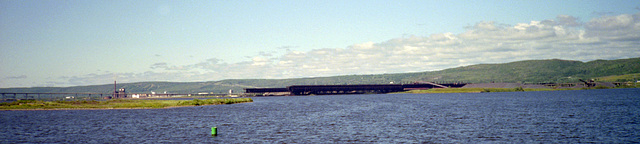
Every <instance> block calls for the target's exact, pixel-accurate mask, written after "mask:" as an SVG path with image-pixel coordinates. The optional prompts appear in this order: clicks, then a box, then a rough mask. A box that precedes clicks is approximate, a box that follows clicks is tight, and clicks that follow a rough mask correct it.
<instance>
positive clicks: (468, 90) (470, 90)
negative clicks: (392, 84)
mask: <svg viewBox="0 0 640 144" xmlns="http://www.w3.org/2000/svg"><path fill="white" fill-rule="evenodd" d="M588 89H608V88H606V87H593V88H561V89H553V88H521V87H517V88H438V89H426V90H410V91H405V92H397V93H393V94H427V93H487V92H526V91H561V90H588Z"/></svg>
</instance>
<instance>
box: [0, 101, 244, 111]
mask: <svg viewBox="0 0 640 144" xmlns="http://www.w3.org/2000/svg"><path fill="white" fill-rule="evenodd" d="M244 102H253V99H251V98H233V99H204V100H200V99H193V100H123V99H118V100H108V101H95V100H94V101H86V100H83V101H38V100H19V101H14V102H8V103H0V110H53V109H154V108H170V107H183V106H202V105H219V104H234V103H244Z"/></svg>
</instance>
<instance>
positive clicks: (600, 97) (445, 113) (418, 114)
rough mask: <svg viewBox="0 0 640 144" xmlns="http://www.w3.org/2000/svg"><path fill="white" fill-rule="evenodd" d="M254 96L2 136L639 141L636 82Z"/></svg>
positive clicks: (30, 125)
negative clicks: (571, 87)
mask: <svg viewBox="0 0 640 144" xmlns="http://www.w3.org/2000/svg"><path fill="white" fill-rule="evenodd" d="M253 99H254V102H253V103H243V104H233V105H215V106H200V107H182V108H171V109H146V110H145V109H133V110H59V111H0V123H1V124H2V126H1V127H0V143H158V142H162V143H175V142H180V143H294V142H295V143H423V142H432V143H477V142H482V143H503V142H507V143H638V142H640V89H609V90H580V91H555V92H508V93H475V94H389V95H333V96H294V97H256V98H253ZM214 126H215V127H218V133H219V135H218V136H216V137H212V136H211V135H210V134H211V127H214Z"/></svg>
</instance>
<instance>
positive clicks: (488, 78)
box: [0, 58, 640, 93]
mask: <svg viewBox="0 0 640 144" xmlns="http://www.w3.org/2000/svg"><path fill="white" fill-rule="evenodd" d="M638 73H640V58H630V59H619V60H595V61H590V62H581V61H569V60H560V59H551V60H526V61H517V62H510V63H504V64H478V65H471V66H463V67H457V68H450V69H445V70H440V71H428V72H418V73H398V74H375V75H345V76H333V77H316V78H294V79H230V80H221V81H210V82H138V83H126V84H118V88H126V89H127V91H128V92H132V93H150V92H151V91H154V92H157V93H164V92H165V91H166V92H167V93H200V92H207V93H227V92H228V91H229V90H230V89H231V90H233V91H234V92H243V88H254V87H285V86H289V85H325V84H388V83H390V82H394V83H413V82H416V81H430V82H467V83H489V82H508V83H564V82H579V80H578V79H593V78H600V77H602V78H603V80H606V81H631V80H633V79H632V77H631V76H634V75H638ZM618 75H624V76H618ZM629 75H630V76H629ZM606 76H610V77H613V78H609V77H606ZM616 76H618V77H616ZM638 79H640V77H638ZM112 91H113V85H111V84H107V85H93V86H75V87H35V88H2V89H0V92H97V93H110V92H112Z"/></svg>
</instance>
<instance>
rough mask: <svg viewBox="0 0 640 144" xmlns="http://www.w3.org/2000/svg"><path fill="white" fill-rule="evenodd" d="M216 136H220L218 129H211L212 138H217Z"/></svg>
mask: <svg viewBox="0 0 640 144" xmlns="http://www.w3.org/2000/svg"><path fill="white" fill-rule="evenodd" d="M216 135H218V128H217V127H211V136H216Z"/></svg>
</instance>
